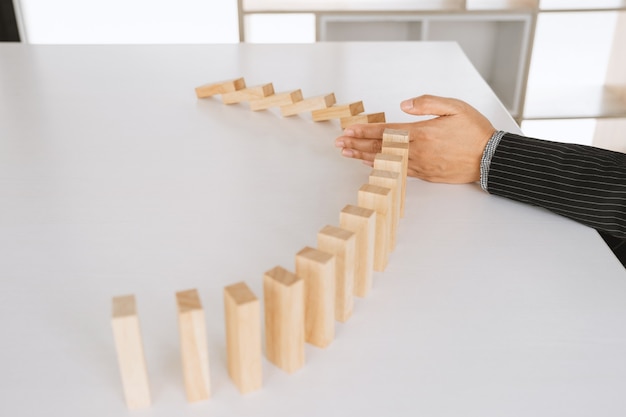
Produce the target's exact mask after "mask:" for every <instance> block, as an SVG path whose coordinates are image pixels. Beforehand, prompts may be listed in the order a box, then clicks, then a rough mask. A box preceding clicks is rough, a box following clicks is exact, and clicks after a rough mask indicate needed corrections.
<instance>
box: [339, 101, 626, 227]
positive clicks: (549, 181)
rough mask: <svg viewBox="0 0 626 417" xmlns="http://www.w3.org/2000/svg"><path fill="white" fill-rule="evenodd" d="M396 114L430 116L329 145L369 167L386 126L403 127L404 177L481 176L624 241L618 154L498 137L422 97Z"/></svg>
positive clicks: (362, 129) (466, 111) (351, 133)
mask: <svg viewBox="0 0 626 417" xmlns="http://www.w3.org/2000/svg"><path fill="white" fill-rule="evenodd" d="M402 109H403V110H404V111H406V112H407V113H410V114H414V115H435V116H437V117H435V118H434V119H430V120H426V121H420V122H414V123H402V124H372V125H355V126H351V127H350V128H348V129H346V131H345V132H344V135H343V136H340V137H339V138H337V140H336V146H338V147H341V148H342V153H343V154H344V155H345V156H347V157H351V158H358V159H362V160H363V161H364V162H365V163H370V162H371V161H372V160H373V159H374V156H375V155H376V153H377V152H379V151H380V149H381V139H382V132H383V131H384V129H385V128H392V129H404V130H408V131H409V138H410V150H409V170H408V171H409V175H412V176H415V177H418V178H421V179H425V180H428V181H434V182H446V183H467V182H474V181H478V180H479V179H480V180H481V185H482V186H483V188H484V189H485V190H486V191H488V192H489V193H491V194H494V195H500V196H503V197H507V198H510V199H513V200H517V201H521V202H524V203H527V204H532V205H536V206H540V207H544V208H546V209H549V210H551V211H553V212H555V213H558V214H560V215H563V216H566V217H569V218H571V219H574V220H576V221H578V222H580V223H583V224H585V225H588V226H590V227H593V228H595V229H597V230H599V231H601V232H605V233H607V234H610V235H613V236H616V237H619V238H626V155H625V154H621V153H617V152H611V151H607V150H603V149H598V148H594V147H590V146H581V145H573V144H563V143H557V142H550V141H544V140H539V139H532V138H527V137H523V136H518V135H514V134H511V133H505V134H504V136H503V137H501V138H500V136H502V134H500V135H498V134H497V133H496V132H495V129H494V128H493V126H492V125H491V124H490V123H489V121H488V120H487V119H486V118H485V117H484V116H483V115H482V114H480V113H479V112H478V111H477V110H475V109H474V108H473V107H471V106H469V105H468V104H466V103H464V102H462V101H459V100H454V99H447V98H441V97H434V96H422V97H417V98H414V99H411V100H407V101H405V102H403V103H402ZM502 133H504V132H502ZM498 141H499V142H498ZM488 144H489V146H488ZM492 145H495V147H493V146H492ZM490 150H491V151H492V152H489V151H490ZM483 157H484V158H483ZM481 159H482V168H483V170H482V171H483V172H482V178H481Z"/></svg>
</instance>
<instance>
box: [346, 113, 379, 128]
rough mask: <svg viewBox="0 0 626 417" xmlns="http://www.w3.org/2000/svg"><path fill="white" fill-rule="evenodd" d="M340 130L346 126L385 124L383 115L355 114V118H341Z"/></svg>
mask: <svg viewBox="0 0 626 417" xmlns="http://www.w3.org/2000/svg"><path fill="white" fill-rule="evenodd" d="M340 121H341V128H342V129H345V128H347V127H348V126H352V125H356V124H365V123H385V121H386V120H385V113H384V112H382V113H368V114H357V115H356V116H349V117H342V118H341V120H340Z"/></svg>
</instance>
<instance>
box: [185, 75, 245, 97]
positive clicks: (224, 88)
mask: <svg viewBox="0 0 626 417" xmlns="http://www.w3.org/2000/svg"><path fill="white" fill-rule="evenodd" d="M244 88H246V82H245V81H244V79H243V78H235V79H234V80H227V81H220V82H217V83H211V84H204V85H201V86H200V87H196V96H197V97H198V98H206V97H211V96H214V95H216V94H226V93H232V92H234V91H237V90H242V89H244Z"/></svg>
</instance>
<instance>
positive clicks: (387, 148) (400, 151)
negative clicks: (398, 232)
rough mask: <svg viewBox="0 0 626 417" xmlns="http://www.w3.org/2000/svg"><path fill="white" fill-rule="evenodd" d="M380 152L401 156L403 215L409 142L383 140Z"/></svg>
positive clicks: (401, 203) (401, 214)
mask: <svg viewBox="0 0 626 417" xmlns="http://www.w3.org/2000/svg"><path fill="white" fill-rule="evenodd" d="M381 153H383V154H386V155H399V156H401V157H402V174H401V177H402V180H401V182H402V184H401V185H400V187H401V188H400V217H404V202H405V200H406V178H407V170H408V168H409V144H408V143H402V142H383V147H382V151H381Z"/></svg>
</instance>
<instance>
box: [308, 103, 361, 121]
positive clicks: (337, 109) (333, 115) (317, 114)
mask: <svg viewBox="0 0 626 417" xmlns="http://www.w3.org/2000/svg"><path fill="white" fill-rule="evenodd" d="M359 113H363V102H362V101H355V102H354V103H349V104H342V105H338V106H331V107H327V108H325V109H319V110H313V112H312V113H311V114H312V116H313V121H314V122H322V121H324V120H331V119H341V118H342V117H349V116H354V115H355V114H359Z"/></svg>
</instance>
